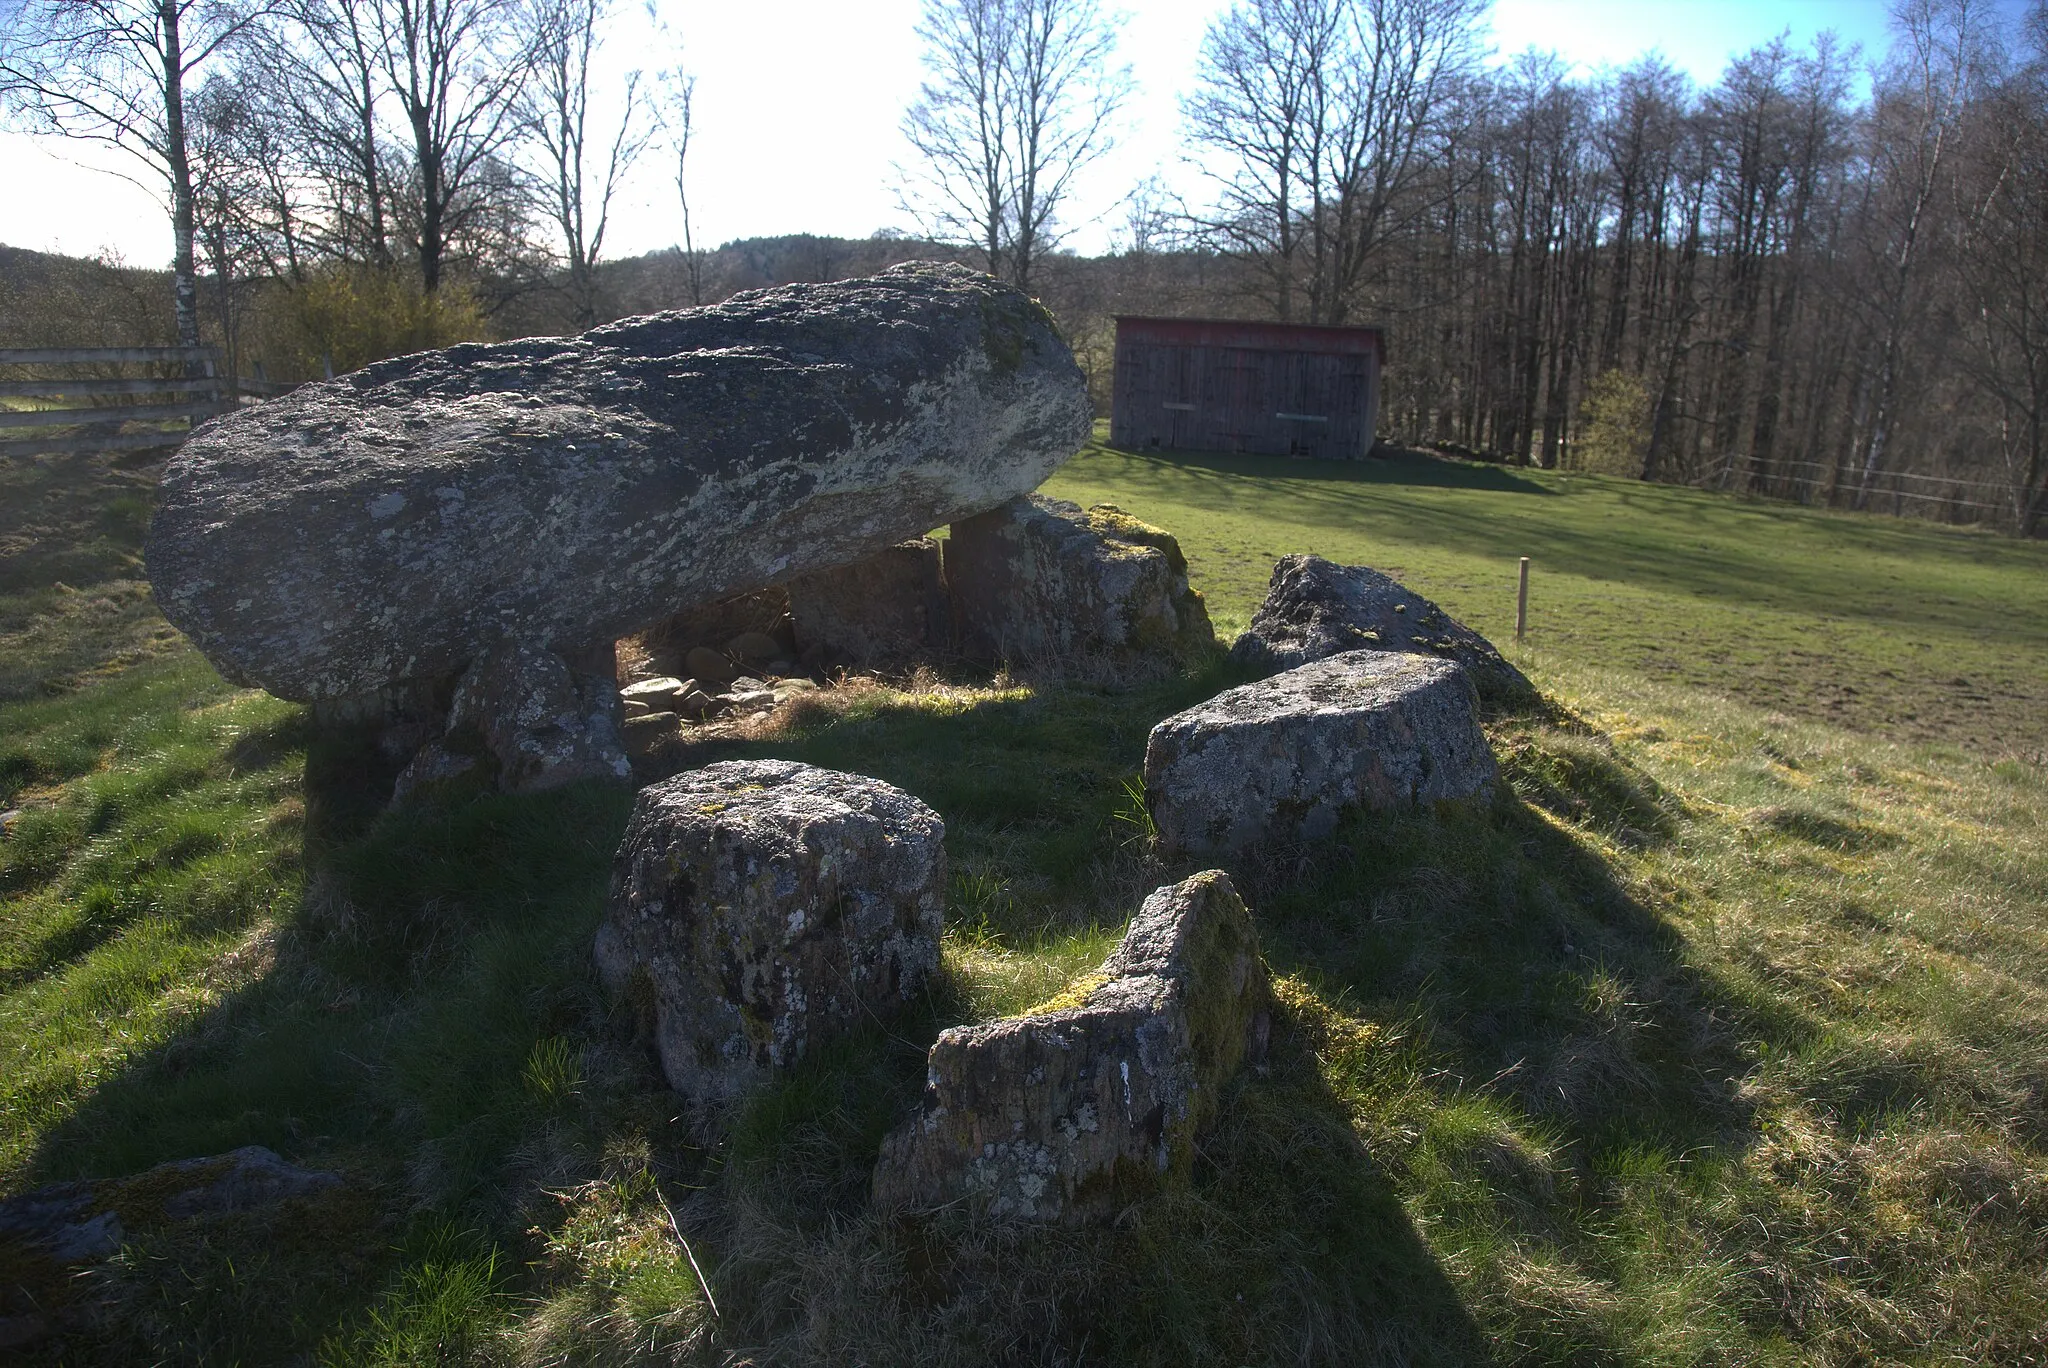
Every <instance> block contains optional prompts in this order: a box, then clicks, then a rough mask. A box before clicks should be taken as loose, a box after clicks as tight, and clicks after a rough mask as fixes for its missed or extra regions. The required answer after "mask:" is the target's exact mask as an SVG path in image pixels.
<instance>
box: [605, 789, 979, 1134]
mask: <svg viewBox="0 0 2048 1368" xmlns="http://www.w3.org/2000/svg"><path fill="white" fill-rule="evenodd" d="M945 837H946V828H945V824H944V823H943V822H941V821H940V820H939V816H938V814H937V813H935V812H933V811H932V810H931V809H930V808H929V807H926V806H925V805H924V804H923V803H921V802H919V801H918V800H917V799H915V798H913V797H911V796H910V795H909V794H907V793H905V792H904V791H903V790H901V789H899V788H896V787H894V786H893V785H890V784H886V783H883V782H882V781H881V780H880V779H870V778H867V777H866V776H864V775H858V774H843V773H840V772H839V771H836V770H826V769H818V768H816V767H814V766H811V765H800V764H797V763H795V762H793V761H788V760H727V761H723V762H720V763H718V764H715V765H707V766H706V767H704V768H703V769H698V770H690V771H687V772H685V773H683V774H679V775H677V776H675V777H674V778H673V779H669V780H667V781H666V782H663V783H659V784H655V785H652V786H650V787H648V788H645V789H642V790H641V791H640V796H639V799H638V801H637V802H636V803H635V804H634V807H633V815H632V817H631V818H630V819H629V820H628V821H627V823H626V834H625V838H624V839H623V840H622V841H621V842H620V843H619V850H618V854H617V856H616V857H614V859H613V862H612V885H611V897H610V901H609V903H608V904H607V907H606V911H605V918H604V922H603V925H602V926H601V927H600V928H599V930H598V935H597V967H598V972H599V974H600V976H601V977H602V978H603V979H604V981H605V983H606V985H607V986H608V987H609V988H611V989H612V991H613V992H615V993H617V994H620V995H623V996H624V997H626V998H627V999H628V1000H629V1001H634V1002H637V1003H639V1004H641V1005H642V1006H643V1007H645V1008H649V1009H651V1010H652V1013H653V1017H654V1028H655V1030H654V1038H655V1045H656V1048H657V1049H658V1051H659V1052H660V1055H661V1066H662V1071H663V1073H664V1074H666V1075H667V1077H668V1081H669V1086H671V1087H672V1088H674V1089H675V1090H676V1091H677V1092H680V1093H683V1094H685V1095H686V1096H688V1097H689V1098H691V1099H692V1100H693V1101H696V1102H700V1103H719V1102H729V1101H732V1100H735V1099H737V1098H739V1097H740V1096H742V1095H744V1094H745V1093H746V1092H747V1091H748V1090H750V1089H751V1088H753V1087H755V1086H756V1085H758V1084H760V1083H763V1082H766V1081H768V1080H769V1079H771V1078H773V1077H774V1076H775V1075H776V1074H778V1073H780V1072H782V1071H784V1070H786V1069H788V1068H789V1067H791V1066H792V1065H794V1064H795V1063H797V1061H799V1060H801V1059H802V1058H804V1056H805V1055H806V1054H808V1053H810V1052H811V1051H814V1050H816V1049H817V1048H818V1047H820V1046H821V1045H824V1044H825V1043H826V1042H828V1041H830V1040H831V1039H833V1038H834V1037H836V1036H838V1035H841V1034H843V1033H845V1032H848V1031H850V1030H853V1029H854V1028H855V1027H857V1026H859V1025H861V1024H862V1023H864V1022H868V1021H876V1020H887V1019H888V1018H889V1017H891V1016H893V1015H894V1014H895V1013H896V1012H897V1011H899V1010H900V1009H901V1008H902V1007H903V1005H904V1003H905V1002H906V1001H908V1000H909V998H910V997H912V996H913V995H914V994H916V993H917V991H918V990H919V989H920V988H922V987H923V985H924V982H925V980H926V979H927V978H928V977H929V976H930V975H931V974H932V973H933V972H934V971H935V970H936V969H937V968H938V964H939V931H940V924H941V918H942V916H943V913H944V909H945V897H946V851H945Z"/></svg>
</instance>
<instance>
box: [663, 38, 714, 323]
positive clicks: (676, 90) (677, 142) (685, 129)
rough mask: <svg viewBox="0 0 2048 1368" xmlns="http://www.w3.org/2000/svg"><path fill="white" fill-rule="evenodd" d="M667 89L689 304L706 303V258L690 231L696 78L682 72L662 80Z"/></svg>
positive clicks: (678, 69) (668, 121)
mask: <svg viewBox="0 0 2048 1368" xmlns="http://www.w3.org/2000/svg"><path fill="white" fill-rule="evenodd" d="M663 79H664V81H665V83H666V85H667V88H668V92H669V94H668V105H669V110H668V119H667V124H668V129H669V133H670V136H671V137H673V139H674V148H675V154H676V199H677V201H678V202H679V203H680V204H681V206H682V211H683V273H684V278H685V279H686V280H687V281H688V282H689V286H690V303H691V304H693V305H701V304H702V303H703V302H704V254H703V253H702V252H700V251H698V250H697V240H696V236H695V234H694V233H693V232H692V230H691V227H690V179H689V171H690V138H691V136H692V135H693V134H694V133H695V131H696V127H697V123H696V103H697V78H696V77H694V76H686V75H684V74H683V72H682V70H681V69H680V68H677V69H676V70H674V71H671V72H668V73H666V74H665V75H664V77H663Z"/></svg>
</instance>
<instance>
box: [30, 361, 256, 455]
mask: <svg viewBox="0 0 2048 1368" xmlns="http://www.w3.org/2000/svg"><path fill="white" fill-rule="evenodd" d="M22 367H26V368H34V369H36V370H41V371H45V372H48V371H56V372H58V373H56V374H48V373H45V374H40V375H28V376H20V375H17V376H15V377H12V378H8V379H4V380H0V398H7V399H31V400H48V401H52V402H49V403H46V404H38V405H37V406H35V407H31V408H12V407H7V406H0V430H6V429H38V428H39V429H42V430H43V433H42V435H40V436H34V437H21V438H17V439H14V440H10V441H0V457H13V456H40V455H56V454H59V453H65V452H76V451H136V450H146V449H149V448H152V447H171V446H176V445H178V444H179V443H180V442H183V441H184V440H185V439H186V438H187V437H189V436H191V435H192V430H193V429H194V428H196V427H198V426H199V424H201V423H203V422H205V421H206V420H207V419H208V418H212V417H214V416H215V415H217V414H220V413H224V412H226V411H227V410H228V409H229V408H231V407H233V405H234V403H235V392H236V391H237V390H242V389H247V390H251V391H255V392H259V393H264V394H281V393H283V392H284V391H285V390H287V389H290V388H292V387H291V386H289V385H274V384H270V383H269V382H267V381H257V382H246V381H245V382H238V383H237V384H236V385H235V386H234V388H233V389H231V388H230V387H229V384H228V381H227V380H226V379H225V378H224V377H223V376H222V374H221V364H220V353H219V352H218V351H217V350H215V349H214V348H212V347H0V368H22ZM137 367H143V368H148V369H149V370H153V371H155V372H156V373H155V374H144V375H134V374H127V375H122V374H118V373H116V374H111V375H110V374H107V373H106V372H107V371H108V370H113V371H116V372H118V371H121V370H131V371H132V370H133V369H134V368H137ZM66 372H72V373H66ZM78 372H83V373H78ZM166 424H176V425H177V426H165V425H166Z"/></svg>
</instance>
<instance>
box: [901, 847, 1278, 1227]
mask: <svg viewBox="0 0 2048 1368" xmlns="http://www.w3.org/2000/svg"><path fill="white" fill-rule="evenodd" d="M1267 998H1268V985H1267V979H1266V971H1265V965H1264V962H1263V961H1262V960H1261V959H1260V958H1259V947H1258V936H1257V933H1256V931H1254V929H1253V927H1252V923H1251V917H1250V915H1249V914H1248V913H1247V912H1246V911H1245V907H1244V902H1243V901H1242V900H1241V899H1240V898H1239V897H1238V895H1237V890H1236V889H1235V888H1234V887H1233V886H1232V885H1231V882H1230V877H1229V876H1228V875H1227V874H1224V873H1222V872H1221V871H1218V870H1212V871H1210V872H1208V873H1205V874H1197V875H1195V876H1194V877H1193V878H1191V879H1187V880H1185V881H1183V882H1182V883H1178V884H1172V885H1169V886H1167V887H1165V888H1161V889H1159V890H1158V891H1156V892H1155V893H1153V894H1152V896H1151V897H1149V898H1147V899H1146V900H1145V905H1144V907H1142V908H1141V909H1139V911H1138V914H1137V915H1136V916H1135V917H1133V918H1132V919H1131V926H1130V929H1129V931H1127V932H1126V933H1125V935H1124V938H1123V940H1122V942H1121V943H1119V945H1118V946H1117V948H1116V950H1115V951H1114V952H1113V953H1112V954H1111V955H1110V957H1109V958H1108V959H1107V960H1106V961H1104V963H1103V965H1102V968H1101V970H1100V971H1099V972H1098V973H1095V974H1091V975H1088V976H1085V977H1083V978H1082V979H1079V980H1077V981H1076V982H1075V983H1073V984H1070V985H1069V986H1068V988H1067V989H1066V990H1065V991H1063V992H1061V993H1059V994H1057V995H1055V996H1054V997H1053V998H1052V999H1050V1000H1049V1001H1047V1002H1045V1003H1042V1004H1040V1006H1039V1008H1038V1009H1036V1010H1034V1011H1033V1012H1030V1013H1027V1014H1026V1015H1023V1016H1018V1017H1010V1018H1007V1019H1005V1020H1002V1021H995V1022H990V1023H988V1024H986V1025H981V1026H961V1027H955V1028H954V1029H952V1030H950V1031H947V1032H945V1033H944V1034H942V1035H941V1036H940V1037H939V1039H938V1042H937V1043H936V1044H934V1045H933V1046H932V1049H931V1054H930V1056H929V1059H928V1061H927V1072H926V1077H927V1080H928V1081H927V1086H926V1090H925V1096H924V1103H923V1106H922V1109H921V1110H920V1112H919V1114H918V1116H917V1117H916V1118H914V1119H913V1120H912V1121H910V1122H909V1123H908V1124H907V1125H905V1126H904V1127H902V1128H901V1129H900V1130H898V1131H896V1132H895V1133H894V1134H892V1135H891V1136H890V1137H889V1138H888V1139H887V1140H886V1141H885V1142H884V1143H883V1147H882V1156H881V1160H880V1162H879V1163H878V1164H877V1165H876V1168H875V1182H874V1189H875V1200H876V1202H877V1203H878V1204H879V1205H881V1206H883V1207H885V1208H898V1207H910V1208H917V1207H932V1206H940V1205H944V1204H946V1203H949V1202H953V1201H957V1200H960V1199H962V1198H967V1199H972V1200H977V1201H981V1202H985V1203H986V1204H987V1206H988V1209H989V1211H990V1212H991V1213H992V1214H994V1215H998V1216H1012V1217H1019V1218H1023V1219H1027V1220H1062V1221H1083V1220H1089V1219H1095V1218H1099V1217H1102V1216H1105V1215H1109V1214H1113V1213H1114V1212H1115V1211H1116V1210H1118V1209H1120V1208H1121V1207H1122V1206H1124V1205H1127V1204H1128V1203H1129V1202H1131V1201H1134V1200H1138V1199H1140V1198H1142V1197H1144V1196H1145V1195H1147V1194H1148V1193H1151V1192H1154V1191H1157V1190H1158V1189H1160V1188H1161V1187H1162V1186H1168V1185H1173V1184H1178V1183H1182V1182H1185V1181H1186V1180H1187V1177H1188V1175H1189V1173H1190V1171H1191V1169H1192V1167H1193V1163H1194V1147H1195V1138H1196V1136H1197V1135H1198V1134H1200V1132H1201V1130H1202V1129H1203V1128H1204V1127H1205V1126H1206V1125H1207V1124H1208V1123H1209V1122H1210V1120H1212V1119H1213V1118H1214V1116H1215V1114H1216V1108H1217V1102H1218V1099H1219V1098H1220V1097H1221V1095H1222V1090H1223V1088H1224V1086H1225V1084H1227V1083H1228V1082H1229V1081H1230V1079H1231V1078H1232V1076H1233V1075H1235V1074H1236V1073H1237V1071H1238V1069H1239V1068H1240V1067H1241V1066H1242V1065H1243V1063H1244V1062H1245V1060H1246V1058H1247V1057H1248V1056H1251V1055H1256V1054H1258V1053H1261V1052H1262V1051H1263V1049H1264V1046H1265V1037H1266V1010H1267Z"/></svg>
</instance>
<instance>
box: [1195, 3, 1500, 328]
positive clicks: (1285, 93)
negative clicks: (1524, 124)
mask: <svg viewBox="0 0 2048 1368" xmlns="http://www.w3.org/2000/svg"><path fill="white" fill-rule="evenodd" d="M1484 13H1485V7H1484V5H1483V4H1481V3H1480V0H1238V2H1237V3H1236V4H1235V5H1233V6H1232V8H1231V9H1229V10H1228V11H1226V12H1225V13H1224V14H1223V15H1222V16H1221V17H1219V18H1218V19H1217V20H1216V22H1215V23H1214V24H1213V25H1212V26H1211V28H1210V30H1209V33H1208V36H1207V39H1206V41H1205V42H1204V45H1203V51H1202V65H1201V71H1200V77H1199V80H1200V87H1199V89H1198V90H1197V92H1196V93H1195V94H1194V95H1193V96H1192V97H1191V98H1190V99H1189V100H1188V101H1187V104H1186V110H1185V112H1186V118H1187V121H1188V130H1189V137H1190V140H1191V142H1192V143H1193V145H1194V150H1195V154H1196V156H1195V160H1196V164H1197V165H1198V166H1199V167H1201V168H1202V169H1203V170H1204V172H1205V173H1206V174H1207V175H1208V177H1209V178H1210V180H1211V182H1212V184H1213V186H1214V194H1213V197H1212V202H1211V207H1210V209H1209V211H1208V212H1207V213H1205V214H1203V215H1200V216H1199V217H1198V218H1197V220H1196V222H1195V225H1194V226H1195V228H1196V230H1197V231H1198V233H1199V234H1200V236H1201V237H1202V239H1203V240H1204V241H1205V242H1207V243H1208V244H1209V245H1210V246H1212V247H1213V248H1214V249H1215V250H1218V251H1221V252H1224V253H1227V254H1229V255H1233V256H1236V257H1238V258H1240V259H1242V260H1244V261H1245V262H1247V264H1249V265H1250V266H1251V267H1252V268H1253V270H1254V271H1255V272H1256V273H1257V274H1258V275H1259V276H1260V277H1261V278H1263V279H1264V280H1265V281H1266V282H1267V292H1268V298H1269V300H1270V303H1271V307H1272V309H1273V311H1274V312H1275V313H1276V314H1277V315H1278V316H1279V317H1280V318H1282V319H1299V320H1300V321H1303V322H1310V323H1341V322H1343V321H1345V320H1346V318H1347V317H1348V315H1349V314H1350V312H1351V310H1352V309H1353V307H1354V305H1355V304H1356V303H1357V302H1358V299H1359V292H1360V288H1361V286H1362V285H1363V283H1364V282H1365V280H1366V278H1367V275H1368V273H1369V271H1370V270H1371V268H1372V266H1373V263H1374V259H1375V258H1376V257H1377V256H1378V254H1379V253H1380V252H1381V251H1382V250H1383V249H1384V248H1385V246H1386V245H1387V243H1388V242H1389V241H1390V240H1391V239H1392V238H1393V237H1394V236H1396V235H1397V234H1398V233H1400V232H1401V231H1403V223H1402V219H1403V218H1404V217H1406V216H1415V215H1421V214H1424V213H1426V212H1428V210H1429V209H1430V207H1431V206H1429V205H1428V204H1427V203H1426V202H1424V201H1423V199H1422V198H1420V196H1419V191H1420V190H1421V188H1422V186H1423V185H1424V184H1425V183H1426V182H1427V181H1428V180H1429V178H1430V172H1431V171H1432V169H1433V160H1434V142H1435V139H1436V138H1437V137H1438V136H1439V134H1440V133H1441V131H1442V130H1441V120H1442V118H1443V116H1444V114H1445V113H1446V111H1447V110H1449V109H1450V108H1452V107H1453V102H1452V101H1451V98H1450V97H1451V94H1452V92H1453V90H1454V88H1455V87H1456V85H1457V83H1458V81H1459V80H1460V79H1461V78H1462V77H1463V76H1464V75H1465V74H1466V73H1467V72H1468V71H1469V70H1470V69H1471V68H1472V65H1473V63H1474V62H1475V61H1476V59H1477V56H1478V46H1477V35H1478V24H1479V21H1480V19H1481V18H1482V17H1483V16H1484Z"/></svg>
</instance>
